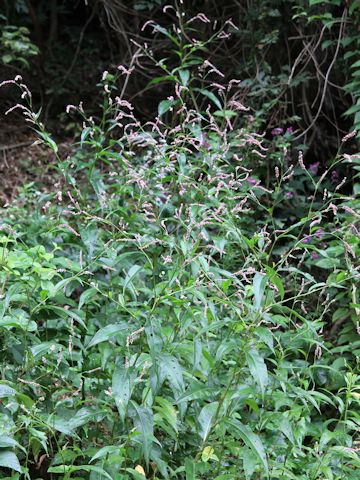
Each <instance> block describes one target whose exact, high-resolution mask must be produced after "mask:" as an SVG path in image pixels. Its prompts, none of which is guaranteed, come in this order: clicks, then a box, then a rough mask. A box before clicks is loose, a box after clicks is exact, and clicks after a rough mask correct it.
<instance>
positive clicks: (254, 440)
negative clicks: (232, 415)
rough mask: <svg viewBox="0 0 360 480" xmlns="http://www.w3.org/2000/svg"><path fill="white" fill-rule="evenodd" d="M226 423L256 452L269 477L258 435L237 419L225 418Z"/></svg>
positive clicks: (263, 450) (264, 454)
mask: <svg viewBox="0 0 360 480" xmlns="http://www.w3.org/2000/svg"><path fill="white" fill-rule="evenodd" d="M227 423H228V424H229V425H231V426H232V427H233V428H234V429H235V430H236V432H237V433H238V435H239V437H240V438H241V440H242V441H243V442H244V443H245V445H247V446H248V447H249V448H250V449H251V450H252V451H253V452H254V453H255V454H256V456H257V457H258V459H259V460H260V462H261V464H262V466H263V467H264V470H265V472H266V475H267V477H269V466H268V462H267V458H266V453H265V449H264V446H263V444H262V442H261V440H260V438H259V436H258V435H256V434H255V433H254V432H253V431H252V430H251V428H250V427H248V426H247V425H244V424H242V423H241V422H239V420H237V419H230V420H227Z"/></svg>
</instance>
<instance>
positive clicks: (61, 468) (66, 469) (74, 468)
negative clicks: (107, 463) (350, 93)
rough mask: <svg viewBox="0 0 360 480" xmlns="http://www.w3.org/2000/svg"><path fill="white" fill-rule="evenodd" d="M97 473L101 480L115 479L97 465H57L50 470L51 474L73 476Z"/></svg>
mask: <svg viewBox="0 0 360 480" xmlns="http://www.w3.org/2000/svg"><path fill="white" fill-rule="evenodd" d="M81 471H84V472H95V473H98V474H99V475H100V477H97V478H99V480H100V479H101V477H105V478H108V479H109V480H113V478H112V477H111V476H110V475H109V474H108V473H107V471H106V470H104V469H103V468H101V467H97V466H95V465H57V466H56V467H50V468H48V472H49V473H67V474H71V473H73V472H81Z"/></svg>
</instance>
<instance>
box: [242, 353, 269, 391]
mask: <svg viewBox="0 0 360 480" xmlns="http://www.w3.org/2000/svg"><path fill="white" fill-rule="evenodd" d="M245 358H246V363H247V365H248V367H249V370H250V373H251V375H252V376H253V378H254V380H255V382H256V383H257V384H258V385H259V387H260V390H261V394H262V397H264V395H265V388H266V386H267V384H268V381H269V378H268V371H267V367H266V364H265V362H264V359H263V358H262V357H261V356H260V354H259V352H258V351H257V350H255V349H254V348H252V349H251V350H250V351H248V352H245Z"/></svg>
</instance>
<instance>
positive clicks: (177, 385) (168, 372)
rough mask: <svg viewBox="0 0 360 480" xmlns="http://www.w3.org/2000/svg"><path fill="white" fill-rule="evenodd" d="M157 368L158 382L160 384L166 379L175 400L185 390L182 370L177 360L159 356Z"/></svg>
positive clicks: (167, 356)
mask: <svg viewBox="0 0 360 480" xmlns="http://www.w3.org/2000/svg"><path fill="white" fill-rule="evenodd" d="M157 367H158V369H159V377H160V382H161V383H162V382H163V381H164V380H165V379H167V380H168V382H169V384H170V387H171V389H172V391H173V393H174V398H177V397H178V396H179V394H180V393H183V392H184V390H185V384H184V380H183V374H182V368H181V366H180V364H179V362H178V360H177V359H176V358H175V357H172V356H170V355H161V356H159V358H158V362H157Z"/></svg>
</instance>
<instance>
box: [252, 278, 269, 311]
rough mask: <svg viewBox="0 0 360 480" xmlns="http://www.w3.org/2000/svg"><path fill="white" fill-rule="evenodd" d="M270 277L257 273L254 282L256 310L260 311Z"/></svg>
mask: <svg viewBox="0 0 360 480" xmlns="http://www.w3.org/2000/svg"><path fill="white" fill-rule="evenodd" d="M267 280H268V277H267V276H266V275H264V274H263V273H258V272H257V273H256V274H255V276H254V280H253V289H254V297H255V308H256V309H257V310H260V307H261V304H262V300H263V296H264V291H265V287H266V284H267Z"/></svg>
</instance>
